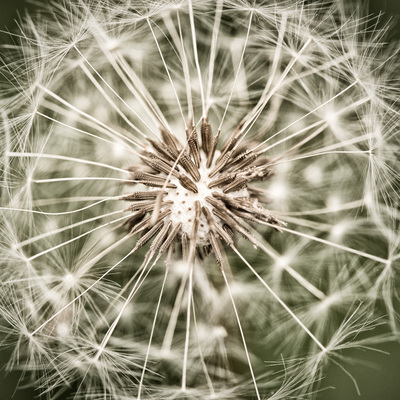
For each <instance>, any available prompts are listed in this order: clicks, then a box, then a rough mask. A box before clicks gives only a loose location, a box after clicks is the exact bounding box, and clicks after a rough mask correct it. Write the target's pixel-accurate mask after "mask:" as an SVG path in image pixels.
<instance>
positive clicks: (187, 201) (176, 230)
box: [123, 118, 280, 265]
mask: <svg viewBox="0 0 400 400" xmlns="http://www.w3.org/2000/svg"><path fill="white" fill-rule="evenodd" d="M160 131H161V139H160V141H155V140H152V139H149V143H150V146H149V147H148V148H147V149H146V150H145V151H144V152H143V153H142V162H143V163H140V164H139V165H135V166H130V167H129V168H128V170H129V171H130V175H131V181H133V182H134V183H140V184H143V185H145V186H148V187H149V189H148V190H147V191H136V192H133V193H131V194H128V195H126V196H124V197H123V199H124V200H130V201H133V203H132V205H131V206H130V207H129V209H128V210H129V211H134V213H133V215H132V216H131V217H130V218H129V219H128V221H127V222H126V224H127V225H128V227H129V230H130V234H138V233H141V234H142V237H141V238H140V239H139V240H138V241H137V243H136V247H137V248H138V247H142V246H144V245H145V244H146V243H147V242H148V241H150V240H151V239H152V238H154V239H153V242H152V244H151V247H150V253H149V254H151V255H153V254H155V252H159V253H164V252H166V251H167V250H168V248H171V251H172V250H173V247H174V246H170V245H171V244H172V243H173V242H178V243H180V244H181V252H182V255H183V258H184V259H186V260H187V259H191V258H192V257H193V256H194V255H195V254H196V253H197V254H198V256H199V257H204V256H207V255H208V254H210V253H211V252H213V253H214V255H215V258H216V260H217V262H218V263H219V264H220V265H221V263H222V245H221V240H222V241H223V242H225V243H226V244H227V245H232V244H233V235H234V233H235V232H238V233H239V234H240V235H241V236H243V237H244V238H246V239H248V240H249V241H251V242H252V243H253V244H255V240H254V238H253V237H252V235H251V233H250V232H249V230H248V229H246V222H245V221H244V220H247V221H252V222H259V221H263V222H267V223H269V224H273V225H275V226H277V227H278V226H279V224H280V222H279V221H278V220H277V219H276V218H275V217H274V216H273V215H272V214H271V213H270V212H269V211H268V210H267V209H266V208H264V207H263V205H262V203H263V202H266V201H267V199H265V198H264V197H262V196H261V195H260V191H259V190H257V188H256V187H251V186H249V184H250V183H251V182H253V181H264V180H266V179H268V178H269V177H270V176H271V175H272V172H271V170H270V169H269V167H268V160H267V159H266V158H265V157H258V156H259V154H258V153H256V152H254V151H252V150H249V149H247V148H246V147H247V146H246V143H243V142H242V140H241V139H243V132H242V131H241V130H240V126H239V127H238V128H237V129H236V130H235V131H234V132H233V133H232V135H231V136H230V137H229V138H228V139H227V140H226V142H225V143H224V144H223V145H222V148H221V150H218V149H217V147H218V138H219V136H220V135H219V133H220V132H219V131H218V132H217V133H216V135H215V136H213V134H212V129H211V125H210V123H209V122H208V119H207V118H203V120H202V124H201V144H200V143H199V139H198V135H197V132H196V128H195V127H194V126H193V125H192V124H191V125H190V128H188V129H187V130H186V135H187V146H186V147H183V146H182V144H181V143H180V142H179V140H178V139H177V138H176V137H175V136H174V135H173V134H172V133H171V132H169V131H168V130H167V129H165V128H162V129H160Z"/></svg>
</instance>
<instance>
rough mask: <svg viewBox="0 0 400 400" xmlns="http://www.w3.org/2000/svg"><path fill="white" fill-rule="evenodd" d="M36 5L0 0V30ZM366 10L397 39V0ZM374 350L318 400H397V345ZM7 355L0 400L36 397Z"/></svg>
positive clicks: (376, 1)
mask: <svg viewBox="0 0 400 400" xmlns="http://www.w3.org/2000/svg"><path fill="white" fill-rule="evenodd" d="M344 1H346V0H344ZM36 7H37V6H36V5H34V4H32V3H29V2H28V1H26V0H0V30H9V31H13V30H15V28H16V22H15V19H18V13H20V14H23V13H24V12H31V11H33V10H34V9H35V8H36ZM370 11H371V13H374V14H377V13H379V12H380V11H383V12H385V13H386V18H390V17H393V18H394V29H393V33H392V39H393V40H397V39H400V0H371V1H370ZM9 41H10V39H9V37H8V36H7V35H6V34H4V33H0V43H7V42H9ZM399 73H400V71H399ZM377 349H378V350H380V352H375V351H360V350H354V351H348V352H346V354H345V355H346V356H348V357H349V358H350V359H352V360H357V363H356V364H349V363H346V364H344V366H345V368H346V369H347V371H349V372H350V373H351V375H352V376H353V377H354V378H355V380H356V381H357V383H358V385H359V388H360V391H361V395H360V396H358V395H357V391H356V388H355V386H354V384H353V382H352V380H351V379H350V378H349V376H348V375H346V374H345V373H344V372H343V370H341V369H340V368H339V367H337V366H335V365H331V367H330V368H329V369H328V371H327V376H326V378H325V379H324V385H323V386H324V387H334V388H335V390H325V391H323V392H321V393H320V394H319V395H318V397H317V398H318V400H357V399H359V400H399V399H400V345H399V344H397V343H396V344H393V343H388V344H384V345H380V346H377ZM9 356H10V351H9V350H2V351H0V368H1V370H0V399H1V400H11V399H13V400H33V399H35V398H36V399H37V397H36V396H37V393H35V391H33V390H32V389H24V388H21V387H20V388H19V389H16V388H17V386H18V381H19V376H20V374H19V373H18V372H11V373H6V372H5V364H6V362H7V360H8V358H9ZM60 400H62V398H60Z"/></svg>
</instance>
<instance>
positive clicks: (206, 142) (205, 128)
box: [200, 117, 212, 156]
mask: <svg viewBox="0 0 400 400" xmlns="http://www.w3.org/2000/svg"><path fill="white" fill-rule="evenodd" d="M200 132H201V148H202V149H203V151H204V153H206V155H207V156H208V154H209V153H210V150H211V141H212V131H211V125H210V124H209V122H208V119H207V117H206V118H203V121H202V123H201V128H200Z"/></svg>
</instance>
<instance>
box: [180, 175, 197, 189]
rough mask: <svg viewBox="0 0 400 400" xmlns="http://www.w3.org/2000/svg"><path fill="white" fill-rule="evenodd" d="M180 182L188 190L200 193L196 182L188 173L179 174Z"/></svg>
mask: <svg viewBox="0 0 400 400" xmlns="http://www.w3.org/2000/svg"><path fill="white" fill-rule="evenodd" d="M178 179H179V183H180V184H181V185H182V186H183V187H184V188H185V189H187V190H189V191H191V192H193V193H198V192H199V191H198V190H197V186H196V184H195V183H194V182H193V181H192V180H191V179H190V178H189V177H188V176H186V175H179V176H178Z"/></svg>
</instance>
